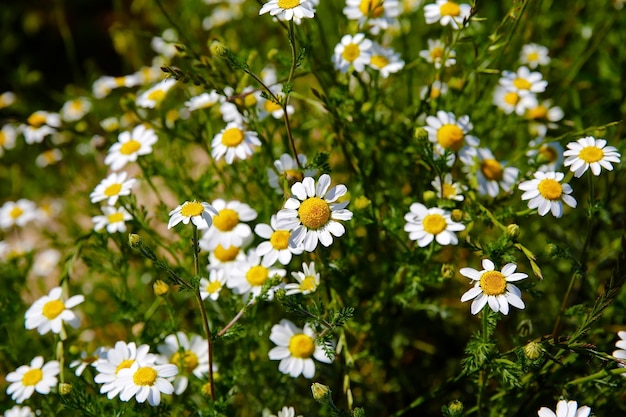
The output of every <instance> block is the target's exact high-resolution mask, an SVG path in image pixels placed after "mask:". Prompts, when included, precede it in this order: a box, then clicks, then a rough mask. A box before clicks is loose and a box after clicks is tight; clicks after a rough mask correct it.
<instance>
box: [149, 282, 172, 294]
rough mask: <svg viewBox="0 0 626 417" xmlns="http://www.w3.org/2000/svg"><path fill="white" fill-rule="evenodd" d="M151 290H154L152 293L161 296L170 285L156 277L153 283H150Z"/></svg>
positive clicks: (166, 291)
mask: <svg viewBox="0 0 626 417" xmlns="http://www.w3.org/2000/svg"><path fill="white" fill-rule="evenodd" d="M152 290H153V291H154V295H156V296H161V295H165V294H167V293H168V291H169V290H170V286H169V285H167V283H166V282H164V281H161V280H160V279H157V280H156V281H154V284H152Z"/></svg>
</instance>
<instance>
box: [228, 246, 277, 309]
mask: <svg viewBox="0 0 626 417" xmlns="http://www.w3.org/2000/svg"><path fill="white" fill-rule="evenodd" d="M286 273H287V272H286V271H285V270H284V269H279V268H270V267H265V266H263V265H262V264H261V257H260V256H259V255H258V254H257V253H256V251H254V250H251V251H250V252H248V255H247V257H246V260H245V261H241V262H238V263H237V264H236V265H234V267H233V269H231V271H230V277H229V279H228V281H227V282H226V286H228V288H231V289H233V291H234V292H235V294H241V295H243V299H244V301H250V300H252V299H253V298H255V297H258V296H259V295H260V294H261V290H262V289H263V285H264V284H265V283H266V282H267V280H268V279H271V278H273V277H275V276H279V277H284V276H285V275H286ZM273 295H274V288H271V289H270V290H269V291H268V296H269V299H270V300H271V299H272V297H273Z"/></svg>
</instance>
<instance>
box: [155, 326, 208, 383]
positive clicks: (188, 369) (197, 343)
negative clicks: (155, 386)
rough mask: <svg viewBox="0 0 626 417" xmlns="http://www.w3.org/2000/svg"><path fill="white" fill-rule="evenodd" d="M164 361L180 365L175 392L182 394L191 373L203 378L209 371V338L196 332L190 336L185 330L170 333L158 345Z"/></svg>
mask: <svg viewBox="0 0 626 417" xmlns="http://www.w3.org/2000/svg"><path fill="white" fill-rule="evenodd" d="M157 350H158V351H159V353H160V354H161V355H162V356H161V358H160V359H161V360H162V361H163V362H164V363H171V364H173V365H176V366H177V367H178V371H179V372H178V374H177V375H176V377H175V378H174V381H173V383H174V392H175V393H176V395H180V394H182V393H183V392H184V391H185V390H186V389H187V386H188V385H189V378H188V376H189V375H190V374H193V375H194V376H195V377H196V378H200V379H202V378H203V377H204V375H205V374H207V373H208V372H209V346H208V344H207V340H206V339H203V338H202V337H201V336H198V335H196V334H194V335H191V338H189V337H188V336H187V335H186V334H185V333H183V332H177V333H176V334H170V335H169V336H167V337H166V338H165V339H164V340H163V343H162V344H160V345H159V346H158V347H157Z"/></svg>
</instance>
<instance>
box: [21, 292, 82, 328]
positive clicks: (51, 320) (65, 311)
mask: <svg viewBox="0 0 626 417" xmlns="http://www.w3.org/2000/svg"><path fill="white" fill-rule="evenodd" d="M83 301H85V297H84V296H83V295H74V296H72V297H70V298H68V299H67V300H64V299H63V290H62V288H61V287H55V288H53V289H51V290H50V293H48V295H44V296H43V297H41V298H40V299H38V300H37V301H35V302H34V303H33V305H32V306H31V307H30V308H29V309H28V310H27V311H26V314H25V315H24V318H25V319H26V324H25V326H26V328H27V329H28V330H31V329H37V331H38V332H39V334H46V333H48V332H49V331H52V333H57V334H58V333H60V332H61V330H62V328H63V322H66V323H68V324H69V325H70V326H72V327H73V328H77V327H78V326H80V317H78V316H77V315H76V313H74V312H73V311H72V310H71V308H73V307H76V306H77V305H79V304H80V303H82V302H83Z"/></svg>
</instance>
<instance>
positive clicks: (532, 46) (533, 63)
mask: <svg viewBox="0 0 626 417" xmlns="http://www.w3.org/2000/svg"><path fill="white" fill-rule="evenodd" d="M519 62H520V63H521V64H523V65H528V67H529V68H530V69H535V68H537V67H538V66H539V65H548V64H549V63H550V56H549V51H548V48H546V47H545V46H542V45H539V44H536V43H528V44H526V45H524V46H522V51H521V52H520V56H519Z"/></svg>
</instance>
